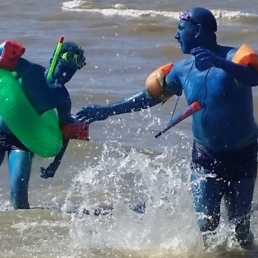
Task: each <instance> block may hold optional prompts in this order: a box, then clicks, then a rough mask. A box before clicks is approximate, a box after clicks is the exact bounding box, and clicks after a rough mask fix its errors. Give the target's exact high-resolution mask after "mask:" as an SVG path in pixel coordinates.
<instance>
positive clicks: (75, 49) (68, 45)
mask: <svg viewBox="0 0 258 258" xmlns="http://www.w3.org/2000/svg"><path fill="white" fill-rule="evenodd" d="M65 53H73V54H75V55H78V56H79V57H80V59H81V60H80V65H77V66H75V67H76V69H81V68H82V67H83V66H84V65H86V62H85V60H86V58H85V56H84V50H83V49H82V48H81V47H79V46H78V45H77V44H76V43H74V42H64V43H63V44H62V47H61V50H60V53H59V56H58V60H59V61H61V62H62V56H63V54H65ZM53 56H54V54H53ZM52 59H53V57H52V58H51V59H50V63H51V62H52ZM63 63H65V62H63ZM71 66H72V64H71Z"/></svg>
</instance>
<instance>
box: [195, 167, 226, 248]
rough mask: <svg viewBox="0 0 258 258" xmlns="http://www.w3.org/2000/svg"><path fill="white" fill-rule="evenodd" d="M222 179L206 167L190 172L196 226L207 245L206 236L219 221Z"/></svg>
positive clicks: (211, 232) (212, 231)
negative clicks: (196, 218) (196, 217)
mask: <svg viewBox="0 0 258 258" xmlns="http://www.w3.org/2000/svg"><path fill="white" fill-rule="evenodd" d="M223 186H224V183H223V180H222V179H220V178H217V177H216V176H215V175H214V174H212V173H211V172H210V171H209V170H207V169H201V168H196V169H194V170H193V171H192V174H191V191H192V195H193V200H194V207H195V212H196V214H197V216H198V226H199V229H200V231H201V232H202V234H203V238H204V239H203V240H204V245H205V246H206V247H208V245H209V243H208V242H207V236H209V235H211V234H213V233H214V230H215V229H216V228H217V227H218V224H219V221H220V203H221V199H222V196H223Z"/></svg>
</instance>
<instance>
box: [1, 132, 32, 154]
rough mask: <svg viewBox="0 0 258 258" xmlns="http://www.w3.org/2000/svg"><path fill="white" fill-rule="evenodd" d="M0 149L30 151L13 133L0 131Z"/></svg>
mask: <svg viewBox="0 0 258 258" xmlns="http://www.w3.org/2000/svg"><path fill="white" fill-rule="evenodd" d="M0 150H3V151H12V150H24V151H28V152H31V151H30V150H29V149H28V148H27V147H26V146H24V145H23V144H22V142H21V141H20V140H19V139H18V138H17V137H16V136H15V135H13V134H10V133H4V132H1V131H0Z"/></svg>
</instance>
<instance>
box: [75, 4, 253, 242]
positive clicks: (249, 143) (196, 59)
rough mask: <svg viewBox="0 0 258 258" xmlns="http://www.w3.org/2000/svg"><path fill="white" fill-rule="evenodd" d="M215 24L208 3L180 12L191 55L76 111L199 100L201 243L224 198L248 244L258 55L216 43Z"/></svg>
mask: <svg viewBox="0 0 258 258" xmlns="http://www.w3.org/2000/svg"><path fill="white" fill-rule="evenodd" d="M216 31H217V23H216V19H215V17H214V16H213V14H212V13H211V12H210V11H209V10H207V9H205V8H202V7H195V8H192V9H191V10H190V11H188V12H184V13H182V14H181V15H180V20H179V23H178V29H177V32H176V34H175V38H176V39H177V40H178V43H179V44H180V46H181V51H182V52H183V53H184V54H189V56H188V57H187V58H186V59H183V60H180V61H179V62H176V63H175V64H174V65H171V67H172V66H173V67H172V68H171V69H170V71H168V74H167V75H166V72H165V73H163V77H162V76H161V74H158V73H156V82H154V81H153V83H146V89H145V90H143V91H140V92H139V93H137V94H135V95H133V96H132V97H130V98H128V99H125V100H123V101H121V102H117V103H114V104H110V105H107V106H99V105H93V106H85V107H84V108H83V109H82V110H80V111H79V112H78V113H77V118H79V119H81V121H88V123H91V122H94V121H99V120H103V119H106V118H108V117H109V116H113V115H118V114H122V113H128V112H135V111H140V110H142V109H146V108H149V107H152V106H154V105H157V104H159V103H162V102H164V101H166V99H168V98H169V97H171V96H173V95H177V96H180V95H181V93H182V92H183V93H184V95H185V97H186V100H187V102H188V104H189V105H190V104H192V103H193V102H198V103H199V104H200V106H201V110H199V111H198V112H196V113H195V114H193V123H192V132H193V139H194V141H193V149H192V162H191V168H192V173H191V183H192V195H193V200H194V206H195V210H196V214H197V215H199V216H198V225H199V228H200V231H201V232H202V235H203V239H204V245H205V246H208V245H209V241H210V236H211V235H213V234H215V232H216V228H217V227H218V224H219V220H220V214H221V213H220V204H221V200H222V198H223V197H224V200H225V204H226V210H227V215H228V219H229V221H230V223H232V225H233V226H234V229H235V238H236V240H237V241H238V243H239V244H240V245H241V246H242V247H247V246H249V245H250V244H252V242H253V234H252V232H251V231H250V211H251V203H252V199H253V192H254V187H255V180H256V176H257V161H256V158H257V137H258V128H257V124H256V122H255V119H254V115H253V98H252V87H253V86H256V85H258V56H257V54H256V53H255V52H254V51H253V50H252V49H251V48H250V47H248V46H246V45H243V46H241V47H240V48H239V49H236V48H234V47H231V46H221V45H218V44H217V40H216ZM153 78H154V77H152V79H153ZM150 81H151V79H150ZM147 82H148V79H147ZM203 215H204V216H203Z"/></svg>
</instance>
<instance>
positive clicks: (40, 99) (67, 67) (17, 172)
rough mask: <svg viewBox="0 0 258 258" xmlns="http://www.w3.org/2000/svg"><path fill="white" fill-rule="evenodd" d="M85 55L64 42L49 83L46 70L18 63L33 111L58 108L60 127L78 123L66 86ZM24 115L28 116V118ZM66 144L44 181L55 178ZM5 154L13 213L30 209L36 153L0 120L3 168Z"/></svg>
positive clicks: (20, 77)
mask: <svg viewBox="0 0 258 258" xmlns="http://www.w3.org/2000/svg"><path fill="white" fill-rule="evenodd" d="M83 53H84V51H83V50H82V49H81V48H80V47H79V46H78V45H77V44H75V43H73V42H65V43H64V44H63V45H62V48H61V51H60V54H59V56H58V62H57V64H56V67H55V70H54V73H53V76H52V78H51V79H48V80H47V79H46V75H47V69H46V68H45V67H43V66H41V65H39V64H35V63H31V62H29V61H28V60H26V59H24V58H20V59H19V61H18V63H17V65H16V68H15V71H16V72H17V76H18V78H19V81H20V83H21V85H22V90H23V92H24V93H25V95H26V97H27V99H28V100H29V102H30V103H31V105H32V106H33V108H34V109H35V110H36V111H37V112H38V113H39V114H42V113H44V112H46V111H48V110H50V109H54V108H56V110H57V112H58V117H59V121H60V125H63V124H67V123H77V122H78V121H77V120H76V119H74V118H72V117H71V99H70V96H69V93H68V91H67V89H66V88H65V84H66V83H67V82H69V81H70V79H71V78H72V77H73V75H74V74H75V73H76V71H77V70H78V69H80V68H82V67H83V66H84V65H85V64H86V63H85V57H84V55H83ZM51 61H52V59H51V60H50V62H51ZM21 115H22V114H21ZM23 115H25V116H26V114H23ZM67 144H68V140H63V145H62V148H61V150H60V152H59V153H58V154H57V156H56V157H55V158H54V160H53V162H52V163H51V164H50V165H49V166H48V167H47V168H46V169H45V168H41V177H43V178H48V177H53V176H54V174H55V171H56V169H57V168H58V166H59V164H60V162H61V159H62V156H63V154H64V152H65V149H66V147H67ZM6 152H7V153H8V166H9V173H10V198H11V203H12V205H13V207H14V209H29V208H30V206H29V202H28V187H29V179H30V173H31V165H32V159H33V153H32V152H31V151H30V150H28V149H27V148H26V147H25V146H24V145H23V144H22V143H21V142H20V141H19V140H18V139H17V138H16V137H15V136H14V135H13V134H12V133H11V131H10V130H9V128H8V127H7V125H6V124H5V123H4V121H3V120H2V118H1V117H0V164H2V162H3V159H4V157H5V153H6Z"/></svg>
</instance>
